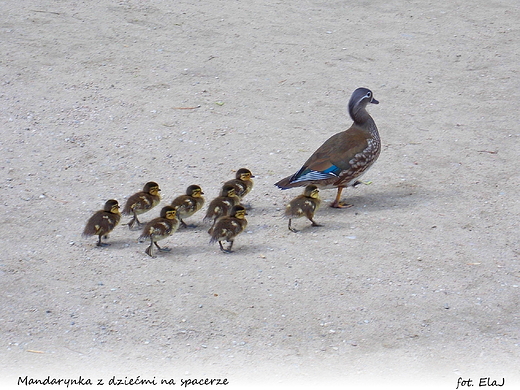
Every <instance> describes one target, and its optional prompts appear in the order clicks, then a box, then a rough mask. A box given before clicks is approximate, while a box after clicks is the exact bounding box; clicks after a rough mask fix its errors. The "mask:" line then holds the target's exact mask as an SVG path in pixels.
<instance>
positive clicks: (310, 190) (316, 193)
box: [303, 184, 320, 199]
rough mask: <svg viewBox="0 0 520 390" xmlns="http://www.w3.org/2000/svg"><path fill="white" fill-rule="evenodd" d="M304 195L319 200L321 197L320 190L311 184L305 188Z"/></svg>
mask: <svg viewBox="0 0 520 390" xmlns="http://www.w3.org/2000/svg"><path fill="white" fill-rule="evenodd" d="M303 194H304V195H305V196H308V197H310V198H314V199H317V198H319V197H320V190H319V189H318V187H317V186H315V185H314V184H309V185H308V186H307V187H305V190H304V191H303Z"/></svg>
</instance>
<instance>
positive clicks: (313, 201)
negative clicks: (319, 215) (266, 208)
mask: <svg viewBox="0 0 520 390" xmlns="http://www.w3.org/2000/svg"><path fill="white" fill-rule="evenodd" d="M319 192H320V190H319V189H318V187H317V186H316V185H315V184H309V185H308V186H307V187H305V189H304V191H303V194H301V195H299V196H297V197H296V198H294V199H293V200H291V201H290V202H289V204H288V205H287V207H286V208H285V216H286V217H287V218H289V224H288V227H289V230H291V231H293V232H297V231H298V230H296V229H294V228H293V227H292V226H291V223H292V220H293V219H294V218H301V217H307V219H308V220H309V221H311V223H312V226H321V225H320V224H318V223H316V222H315V221H314V213H315V212H316V211H317V210H318V208H319V207H320V204H321V200H320V195H319Z"/></svg>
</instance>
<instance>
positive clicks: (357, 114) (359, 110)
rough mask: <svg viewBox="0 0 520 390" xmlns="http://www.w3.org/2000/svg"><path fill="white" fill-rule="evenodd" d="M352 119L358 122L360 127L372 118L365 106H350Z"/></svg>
mask: <svg viewBox="0 0 520 390" xmlns="http://www.w3.org/2000/svg"><path fill="white" fill-rule="evenodd" d="M348 111H349V114H350V117H351V118H352V119H353V120H354V122H356V123H357V124H358V125H363V124H365V123H366V122H368V121H369V120H370V119H372V117H371V116H370V114H369V113H368V111H367V110H366V109H365V106H358V105H356V106H350V107H349V109H348Z"/></svg>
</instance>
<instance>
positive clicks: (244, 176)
mask: <svg viewBox="0 0 520 390" xmlns="http://www.w3.org/2000/svg"><path fill="white" fill-rule="evenodd" d="M253 177H254V176H253V174H252V173H251V171H250V170H249V169H247V168H240V169H239V170H238V171H237V173H236V177H235V178H234V179H233V180H228V181H227V182H225V183H224V185H231V186H233V187H234V188H235V193H236V194H237V196H238V198H239V199H240V200H242V199H243V198H244V196H246V195H247V194H249V192H251V190H252V189H253V180H251V178H253Z"/></svg>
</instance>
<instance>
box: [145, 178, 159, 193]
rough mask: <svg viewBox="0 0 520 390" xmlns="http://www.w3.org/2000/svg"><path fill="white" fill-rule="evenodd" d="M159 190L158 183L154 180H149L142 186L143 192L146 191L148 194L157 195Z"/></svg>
mask: <svg viewBox="0 0 520 390" xmlns="http://www.w3.org/2000/svg"><path fill="white" fill-rule="evenodd" d="M159 191H161V189H160V188H159V184H157V183H156V182H154V181H149V182H148V183H146V184H145V185H144V188H143V192H146V193H148V194H150V195H158V194H159Z"/></svg>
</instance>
